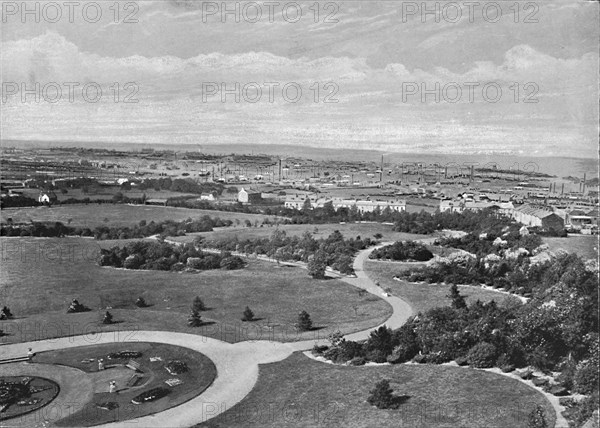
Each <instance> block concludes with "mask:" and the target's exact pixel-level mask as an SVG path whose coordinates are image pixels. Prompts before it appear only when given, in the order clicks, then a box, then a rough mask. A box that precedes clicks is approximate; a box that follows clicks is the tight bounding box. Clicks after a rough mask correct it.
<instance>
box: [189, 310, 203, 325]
mask: <svg viewBox="0 0 600 428" xmlns="http://www.w3.org/2000/svg"><path fill="white" fill-rule="evenodd" d="M188 325H189V326H190V327H200V326H201V325H202V317H201V316H200V312H198V311H196V310H192V312H191V313H190V316H189V318H188Z"/></svg>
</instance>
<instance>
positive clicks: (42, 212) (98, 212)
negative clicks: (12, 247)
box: [0, 204, 276, 229]
mask: <svg viewBox="0 0 600 428" xmlns="http://www.w3.org/2000/svg"><path fill="white" fill-rule="evenodd" d="M0 215H1V217H2V222H3V223H4V222H6V220H7V219H8V218H11V219H12V221H13V222H14V223H29V222H30V221H39V222H57V221H58V222H61V223H64V224H69V225H70V226H78V227H89V228H90V229H92V228H95V227H97V226H113V227H114V226H133V225H136V224H138V223H139V222H140V221H141V220H146V221H147V222H150V221H154V222H160V221H165V220H174V221H182V220H186V219H188V218H192V219H197V218H199V217H202V216H204V215H208V216H210V217H219V218H221V219H222V220H231V221H234V222H235V221H236V220H238V221H240V222H242V223H243V222H245V220H249V221H250V222H252V223H253V224H254V222H258V223H262V221H263V220H264V219H265V218H270V219H271V220H274V219H275V218H276V217H275V216H266V215H262V214H245V213H236V212H228V211H216V210H199V209H190V208H177V207H160V206H154V205H127V204H73V205H62V206H53V207H45V206H44V207H28V208H11V209H4V210H2V211H0ZM69 220H70V221H69Z"/></svg>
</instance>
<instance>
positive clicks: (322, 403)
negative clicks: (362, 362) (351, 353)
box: [200, 353, 555, 428]
mask: <svg viewBox="0 0 600 428" xmlns="http://www.w3.org/2000/svg"><path fill="white" fill-rule="evenodd" d="M381 379H389V380H390V386H391V387H392V388H393V389H394V392H395V394H396V395H398V396H404V398H405V401H404V403H403V404H402V405H401V406H400V408H399V409H397V410H379V409H376V408H375V407H372V406H371V405H369V404H368V403H367V402H366V400H367V397H368V395H369V390H371V389H372V388H373V386H374V384H375V383H376V382H378V381H379V380H381ZM535 404H540V405H542V406H543V408H544V409H545V411H546V418H547V421H548V422H549V425H548V426H550V427H552V426H554V420H555V414H554V410H553V409H552V406H551V405H550V403H549V402H548V401H547V400H546V399H545V398H544V396H543V395H542V394H541V393H539V392H537V391H536V390H534V389H533V388H530V387H528V386H527V385H524V384H522V383H520V382H518V381H516V380H513V379H508V378H505V377H502V376H500V375H497V374H494V373H488V372H485V371H479V370H474V369H468V368H461V367H450V366H438V365H405V364H400V365H384V366H376V367H373V366H371V367H369V366H363V367H347V366H334V365H329V364H324V363H321V362H317V361H314V360H311V359H309V358H307V357H306V356H304V355H303V354H301V353H296V354H294V355H292V356H290V357H289V358H287V359H285V360H284V361H281V362H278V363H274V364H268V365H264V366H261V367H260V374H259V378H258V383H257V384H256V386H255V387H254V389H253V390H252V392H251V393H250V394H249V395H248V396H247V397H246V398H244V400H242V401H241V402H240V403H239V404H237V405H236V406H234V407H232V408H231V409H229V410H228V411H227V412H225V413H224V414H222V415H220V416H218V417H216V418H214V419H211V420H209V421H207V422H206V423H204V424H202V425H200V426H202V427H214V428H217V427H278V428H279V427H315V426H324V427H382V428H383V427H411V428H412V427H427V428H455V427H465V428H466V427H472V428H481V427H486V428H496V427H497V428H504V427H511V428H518V427H527V416H528V414H529V412H530V411H531V409H532V408H533V407H534V405H535Z"/></svg>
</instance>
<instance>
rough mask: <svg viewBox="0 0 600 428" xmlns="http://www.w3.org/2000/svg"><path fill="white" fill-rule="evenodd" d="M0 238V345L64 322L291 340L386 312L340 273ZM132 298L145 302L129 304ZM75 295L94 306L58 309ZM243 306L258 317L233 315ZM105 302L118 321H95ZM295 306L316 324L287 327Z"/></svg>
mask: <svg viewBox="0 0 600 428" xmlns="http://www.w3.org/2000/svg"><path fill="white" fill-rule="evenodd" d="M0 244H1V249H2V269H1V270H0V304H1V305H8V306H9V307H10V308H11V310H12V312H13V314H15V317H16V319H15V320H13V321H8V322H5V321H0V329H2V330H5V332H8V333H9V336H5V337H2V338H0V342H7V341H11V342H12V341H24V340H33V338H35V339H40V338H42V337H56V336H61V335H66V334H67V333H70V334H72V332H70V331H69V330H68V329H67V328H77V329H79V330H78V331H81V330H82V329H83V328H86V326H87V327H89V330H87V331H100V330H114V329H119V330H128V329H136V328H137V329H145V330H163V331H164V330H168V331H181V332H186V333H191V334H194V333H197V334H202V335H207V336H211V337H215V338H218V339H222V340H225V341H228V342H238V341H243V340H249V339H261V338H262V339H264V340H267V339H269V338H274V339H276V340H280V341H294V340H300V339H303V340H304V339H312V338H315V337H317V336H318V337H321V338H322V337H326V336H327V335H328V334H329V333H330V332H332V331H334V330H336V329H337V328H339V329H341V330H342V331H343V332H347V333H349V332H354V331H360V330H364V329H367V328H369V327H373V326H376V325H378V324H380V323H382V322H383V321H384V320H385V319H387V318H388V317H389V316H390V315H391V307H390V306H389V305H388V304H387V303H386V302H385V301H384V300H382V299H380V298H378V297H375V296H372V295H368V296H359V294H358V291H357V290H356V288H354V287H352V286H351V285H349V284H346V283H344V282H342V281H339V280H335V279H328V280H313V279H311V278H310V277H309V276H308V274H307V272H306V270H304V269H300V268H293V267H283V266H277V265H276V264H271V263H266V262H257V261H251V262H250V265H249V266H248V267H247V268H245V269H241V270H236V271H223V270H213V271H205V272H201V273H197V274H193V273H175V272H162V271H131V270H123V269H112V268H103V267H100V266H98V265H97V264H96V260H97V255H98V251H99V248H100V247H101V246H103V247H106V246H111V245H114V244H115V242H114V241H112V242H106V241H94V240H91V239H83V238H63V239H56V238H47V239H44V238H37V239H36V238H1V239H0ZM139 296H142V297H144V299H145V300H146V302H147V303H149V304H150V305H152V306H150V307H148V308H144V309H139V308H136V307H135V305H134V302H135V300H136V299H137V297H139ZM195 296H200V297H201V298H202V299H203V300H204V303H205V304H206V306H208V307H209V308H210V309H209V310H207V311H205V312H202V313H201V315H202V318H203V320H205V321H207V322H209V323H210V324H207V325H206V326H204V327H199V328H191V327H188V326H187V318H188V315H189V311H190V310H189V308H190V306H191V303H192V300H193V298H194V297H195ZM73 298H77V299H79V301H80V302H81V303H83V304H84V305H86V306H88V307H89V308H91V309H92V311H90V312H84V313H79V314H66V310H67V307H68V306H69V303H70V301H71V300H72V299H73ZM246 306H249V307H250V308H251V309H252V310H253V311H254V314H255V316H256V317H257V318H260V319H259V320H258V321H256V322H252V323H242V322H241V321H240V318H241V316H242V312H243V311H244V308H245V307H246ZM107 307H110V308H112V309H110V311H111V313H112V314H113V315H114V319H115V320H116V321H118V322H119V323H118V324H115V325H112V326H105V325H102V324H101V323H100V321H101V319H102V314H103V313H104V311H105V310H106V308H107ZM302 310H306V311H307V312H308V313H309V314H310V316H311V318H312V320H313V324H314V326H315V327H317V328H320V329H318V330H314V331H310V332H306V333H302V334H297V333H296V330H295V328H294V327H293V324H294V323H295V322H296V321H297V315H298V313H299V312H300V311H302ZM36 326H37V328H38V330H35V328H36ZM82 332H85V331H82ZM31 335H33V337H32V336H31Z"/></svg>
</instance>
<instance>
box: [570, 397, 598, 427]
mask: <svg viewBox="0 0 600 428" xmlns="http://www.w3.org/2000/svg"><path fill="white" fill-rule="evenodd" d="M598 401H599V400H598V393H597V392H596V393H594V394H593V395H591V396H590V397H585V398H584V399H583V400H581V401H580V402H579V403H578V404H577V407H576V411H575V413H574V415H573V421H574V422H575V426H581V425H583V424H584V423H586V422H587V421H588V420H589V419H590V418H591V417H592V414H593V413H594V411H595V410H597V409H598ZM592 426H593V425H592Z"/></svg>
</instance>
